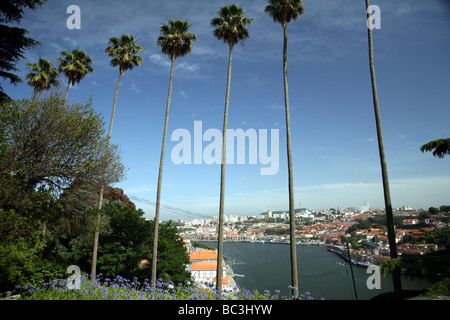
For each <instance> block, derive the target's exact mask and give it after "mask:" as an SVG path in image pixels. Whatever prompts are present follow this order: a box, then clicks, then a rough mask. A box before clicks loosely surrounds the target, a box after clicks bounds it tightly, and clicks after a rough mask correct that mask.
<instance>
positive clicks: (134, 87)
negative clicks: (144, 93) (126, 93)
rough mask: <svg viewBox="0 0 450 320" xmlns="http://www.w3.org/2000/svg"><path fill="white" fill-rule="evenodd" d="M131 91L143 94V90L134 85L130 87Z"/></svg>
mask: <svg viewBox="0 0 450 320" xmlns="http://www.w3.org/2000/svg"><path fill="white" fill-rule="evenodd" d="M130 90H131V91H133V92H135V93H141V89H139V88H138V87H137V86H136V85H135V84H134V83H132V84H131V85H130Z"/></svg>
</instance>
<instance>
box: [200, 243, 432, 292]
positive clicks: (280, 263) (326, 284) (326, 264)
mask: <svg viewBox="0 0 450 320" xmlns="http://www.w3.org/2000/svg"><path fill="white" fill-rule="evenodd" d="M208 244H209V245H212V246H217V244H216V243H212V242H208ZM223 250H224V258H225V262H226V263H227V264H228V265H230V266H231V267H232V269H233V271H234V273H236V274H243V275H245V278H240V277H236V283H237V284H238V285H239V286H240V287H245V288H247V289H249V290H255V289H256V290H258V291H260V292H263V291H264V290H265V289H267V290H270V292H271V293H272V294H274V293H275V290H280V294H279V295H280V296H288V295H289V294H290V289H289V285H290V284H291V272H290V256H289V245H287V244H262V243H230V242H225V243H224V245H223ZM297 260H298V263H297V264H298V277H299V287H300V288H299V289H300V293H304V292H306V291H309V292H310V293H311V296H312V297H314V298H315V299H319V298H321V297H323V298H325V299H335V300H349V299H352V300H353V299H355V294H354V289H353V283H352V276H351V271H350V268H349V267H348V264H345V265H346V266H347V267H345V266H342V263H343V260H342V259H341V258H340V257H338V256H337V255H335V254H334V253H331V252H329V251H327V250H326V248H325V247H319V246H300V245H299V246H297ZM338 263H339V264H341V265H339V264H338ZM366 272H367V269H364V268H359V267H356V266H353V273H354V276H355V283H356V290H357V295H358V299H359V300H368V299H370V298H372V297H374V296H376V295H378V294H380V293H383V292H389V291H393V287H392V278H391V276H390V275H387V276H386V277H383V276H381V289H380V290H377V289H374V290H369V289H368V288H367V285H366V282H367V279H368V278H369V277H370V276H371V274H368V273H366ZM430 285H431V284H430V282H429V281H426V280H422V279H414V280H410V279H406V278H402V286H403V288H404V289H424V288H428V287H430Z"/></svg>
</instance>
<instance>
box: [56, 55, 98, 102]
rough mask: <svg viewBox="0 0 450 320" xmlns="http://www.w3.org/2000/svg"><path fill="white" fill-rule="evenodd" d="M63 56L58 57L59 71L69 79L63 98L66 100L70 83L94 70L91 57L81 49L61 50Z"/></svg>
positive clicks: (81, 78) (77, 80)
mask: <svg viewBox="0 0 450 320" xmlns="http://www.w3.org/2000/svg"><path fill="white" fill-rule="evenodd" d="M61 55H62V56H63V58H59V59H58V62H59V68H58V69H59V71H60V72H62V73H64V75H65V76H66V77H67V78H68V79H69V82H68V83H67V89H66V95H65V98H64V100H65V101H66V102H67V95H68V93H69V87H70V85H72V86H74V85H75V83H80V81H81V80H83V79H84V77H86V76H87V75H88V74H89V73H91V72H94V68H93V67H92V66H91V64H92V62H93V61H92V59H91V57H89V56H88V55H87V54H86V53H85V52H84V51H83V50H80V49H74V50H72V51H71V52H69V51H62V52H61Z"/></svg>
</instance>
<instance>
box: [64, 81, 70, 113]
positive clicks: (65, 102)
mask: <svg viewBox="0 0 450 320" xmlns="http://www.w3.org/2000/svg"><path fill="white" fill-rule="evenodd" d="M69 88H70V79H69V81H68V83H67V88H66V95H65V96H64V108H65V107H66V105H67V96H68V95H69Z"/></svg>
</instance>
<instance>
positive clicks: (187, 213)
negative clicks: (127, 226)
mask: <svg viewBox="0 0 450 320" xmlns="http://www.w3.org/2000/svg"><path fill="white" fill-rule="evenodd" d="M128 197H129V198H130V199H131V200H134V201H137V202H141V203H146V204H149V205H151V206H152V207H156V202H153V201H150V200H147V199H143V198H139V197H136V196H128ZM160 208H161V210H164V211H168V212H170V213H174V214H176V215H182V216H188V217H190V218H201V219H214V217H212V216H208V215H205V214H201V213H197V212H192V211H189V210H185V209H181V208H177V207H173V206H169V205H165V204H160Z"/></svg>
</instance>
